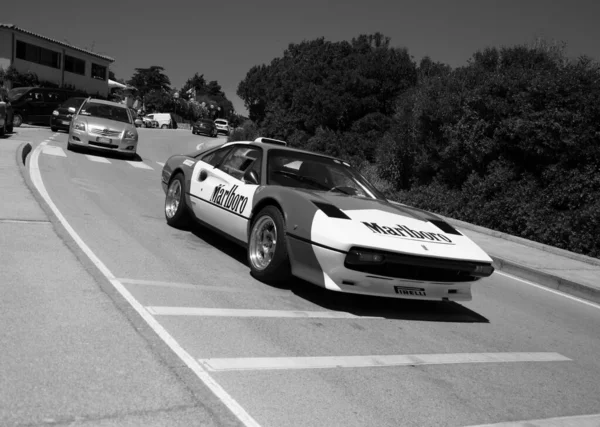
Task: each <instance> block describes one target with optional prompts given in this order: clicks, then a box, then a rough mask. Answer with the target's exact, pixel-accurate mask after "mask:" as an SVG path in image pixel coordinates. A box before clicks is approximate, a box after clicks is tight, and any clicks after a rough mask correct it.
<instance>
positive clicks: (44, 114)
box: [40, 90, 66, 122]
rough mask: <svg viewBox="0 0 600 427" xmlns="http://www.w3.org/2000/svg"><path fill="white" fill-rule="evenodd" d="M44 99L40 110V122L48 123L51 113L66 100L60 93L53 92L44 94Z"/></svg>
mask: <svg viewBox="0 0 600 427" xmlns="http://www.w3.org/2000/svg"><path fill="white" fill-rule="evenodd" d="M44 98H45V99H44V101H45V102H44V106H43V107H42V108H41V109H40V121H42V122H46V121H49V120H50V116H52V112H53V111H54V110H56V109H57V108H58V107H59V106H60V104H61V103H62V102H63V101H65V100H66V99H65V97H64V95H63V93H62V92H60V91H53V90H49V91H48V92H46V93H45V94H44Z"/></svg>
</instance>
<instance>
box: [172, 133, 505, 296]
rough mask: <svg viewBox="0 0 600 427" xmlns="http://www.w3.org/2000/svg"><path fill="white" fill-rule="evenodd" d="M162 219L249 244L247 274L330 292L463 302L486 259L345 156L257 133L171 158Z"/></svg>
mask: <svg viewBox="0 0 600 427" xmlns="http://www.w3.org/2000/svg"><path fill="white" fill-rule="evenodd" d="M162 187H163V190H164V192H165V205H164V209H165V217H166V222H167V223H168V224H169V225H170V226H173V227H176V228H184V229H185V228H187V227H189V225H190V224H192V223H193V222H194V220H195V221H197V222H199V223H201V224H203V225H204V226H206V227H208V228H210V229H213V230H214V231H216V232H218V233H221V234H222V235H223V236H225V237H227V238H228V239H230V240H232V241H233V242H236V243H238V244H240V245H242V246H244V247H245V248H246V249H247V259H248V265H249V267H250V270H251V273H252V275H253V276H254V277H255V278H257V279H258V280H261V281H264V282H281V281H287V280H288V279H289V278H290V277H291V276H296V277H298V278H301V279H304V280H305V281H307V282H310V283H313V284H315V285H317V286H321V287H323V288H326V289H329V290H331V291H338V292H348V293H354V294H363V295H375V296H382V297H392V298H407V299H415V300H434V301H469V300H471V299H472V295H471V284H472V283H473V282H477V281H479V280H480V279H482V278H485V277H488V276H490V275H492V273H493V272H494V267H493V266H492V259H491V258H490V257H489V256H488V255H487V254H486V253H485V252H484V251H483V250H482V249H481V248H480V247H479V246H477V245H476V244H475V243H474V242H473V241H471V240H470V239H469V238H468V237H467V236H465V235H463V234H462V233H461V232H460V231H458V230H456V229H455V228H454V227H452V226H451V225H450V224H448V223H447V222H446V221H444V220H443V219H442V218H440V217H438V216H436V215H434V214H432V213H429V212H426V211H423V210H419V209H415V208H412V207H409V206H406V205H403V204H400V203H395V202H391V201H389V200H387V199H386V198H385V197H384V196H383V195H382V194H381V193H380V192H379V191H378V190H377V189H376V188H375V187H374V186H373V185H372V184H371V183H369V182H368V181H367V180H366V179H365V178H364V177H363V176H362V175H361V174H360V173H359V172H358V171H357V170H356V169H354V168H353V167H352V166H351V165H350V164H348V163H347V162H345V161H343V160H341V159H337V158H334V157H329V156H325V155H321V154H317V153H313V152H309V151H304V150H299V149H294V148H290V147H288V146H287V145H286V143H285V142H284V141H280V140H275V139H270V138H258V139H257V140H255V141H242V142H230V143H226V144H223V145H220V146H217V147H213V148H210V149H207V150H201V151H195V152H192V153H189V154H187V155H175V156H172V157H170V158H169V159H168V160H167V162H166V163H165V165H164V168H163V170H162Z"/></svg>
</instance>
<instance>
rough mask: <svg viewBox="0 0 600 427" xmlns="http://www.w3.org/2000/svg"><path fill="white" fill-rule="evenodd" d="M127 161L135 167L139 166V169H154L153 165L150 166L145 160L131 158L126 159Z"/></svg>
mask: <svg viewBox="0 0 600 427" xmlns="http://www.w3.org/2000/svg"><path fill="white" fill-rule="evenodd" d="M125 161H126V162H127V163H129V164H130V165H131V166H133V167H134V168H138V169H150V170H154V169H152V167H150V166H148V165H147V164H146V163H144V162H132V161H130V160H125Z"/></svg>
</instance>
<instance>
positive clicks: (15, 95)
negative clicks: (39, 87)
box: [8, 87, 29, 102]
mask: <svg viewBox="0 0 600 427" xmlns="http://www.w3.org/2000/svg"><path fill="white" fill-rule="evenodd" d="M28 90H29V88H28V87H18V88H15V89H11V90H9V91H8V100H9V101H10V102H14V101H16V100H17V99H19V98H20V97H21V95H23V94H24V93H25V92H27V91H28Z"/></svg>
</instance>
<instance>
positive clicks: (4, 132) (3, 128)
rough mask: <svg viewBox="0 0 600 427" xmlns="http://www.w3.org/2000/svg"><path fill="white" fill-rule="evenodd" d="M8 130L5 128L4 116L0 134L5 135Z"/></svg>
mask: <svg viewBox="0 0 600 427" xmlns="http://www.w3.org/2000/svg"><path fill="white" fill-rule="evenodd" d="M7 133H8V132H7V130H6V117H5V118H4V124H3V125H2V127H0V136H4V135H6V134H7Z"/></svg>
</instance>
